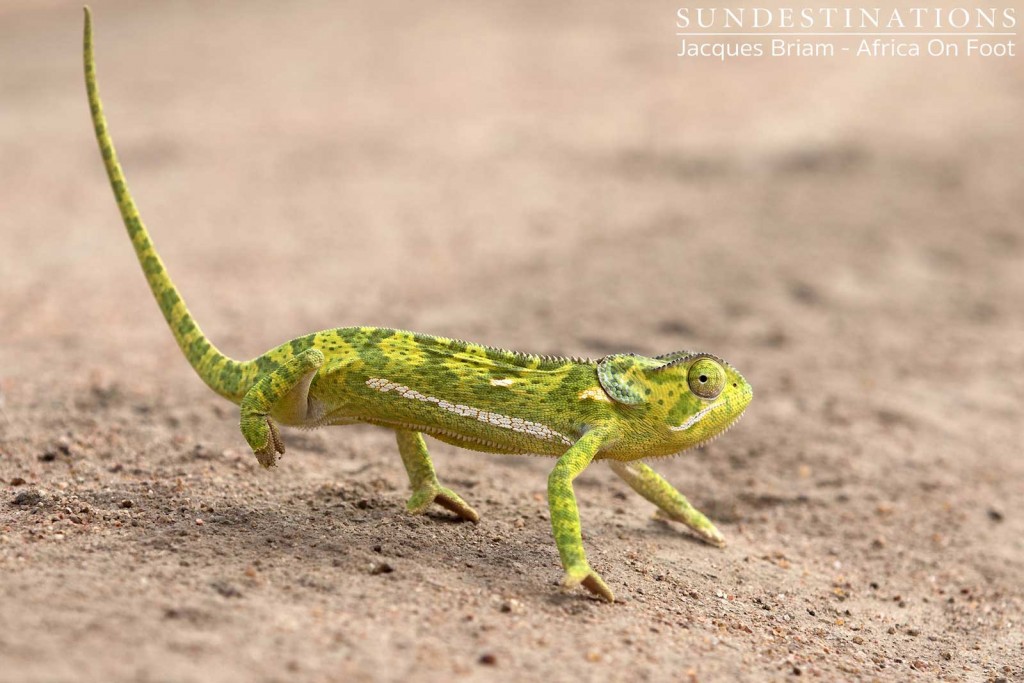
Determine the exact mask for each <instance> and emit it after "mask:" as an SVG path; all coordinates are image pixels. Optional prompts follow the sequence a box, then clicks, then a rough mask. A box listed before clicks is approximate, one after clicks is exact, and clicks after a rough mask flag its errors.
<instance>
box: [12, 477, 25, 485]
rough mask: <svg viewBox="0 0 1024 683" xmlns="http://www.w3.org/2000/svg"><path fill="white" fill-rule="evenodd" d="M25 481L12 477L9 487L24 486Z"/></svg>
mask: <svg viewBox="0 0 1024 683" xmlns="http://www.w3.org/2000/svg"><path fill="white" fill-rule="evenodd" d="M24 485H25V480H24V479H23V478H21V477H14V478H13V479H11V486H24Z"/></svg>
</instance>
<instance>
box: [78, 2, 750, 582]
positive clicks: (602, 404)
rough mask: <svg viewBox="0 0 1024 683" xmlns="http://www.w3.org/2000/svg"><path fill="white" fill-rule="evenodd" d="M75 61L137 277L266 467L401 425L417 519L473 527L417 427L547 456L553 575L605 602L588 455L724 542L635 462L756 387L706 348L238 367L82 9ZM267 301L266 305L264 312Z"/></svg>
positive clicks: (420, 355) (477, 446) (365, 336)
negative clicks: (136, 163)
mask: <svg viewBox="0 0 1024 683" xmlns="http://www.w3.org/2000/svg"><path fill="white" fill-rule="evenodd" d="M84 57H85V82H86V90H87V92H88V97H89V108H90V110H91V112H92V122H93V127H94V129H95V131H96V141H97V142H98V143H99V147H100V152H101V154H102V158H103V164H104V167H105V168H106V171H107V176H108V178H109V180H110V186H111V188H112V189H113V191H114V200H115V201H116V202H117V207H118V210H119V211H120V213H121V219H122V221H123V222H124V225H125V228H126V229H127V231H128V237H129V239H130V241H131V243H132V246H133V247H134V249H135V254H136V256H137V257H138V260H139V263H140V265H141V266H142V270H143V273H144V274H145V276H146V281H147V283H148V284H149V287H150V290H151V291H152V292H153V296H154V297H155V298H156V301H157V304H158V305H159V307H160V311H161V312H162V313H163V315H164V318H165V319H166V320H167V324H168V325H169V326H170V328H171V332H172V334H173V335H174V337H175V340H176V341H177V342H178V346H179V347H180V348H181V351H182V353H183V355H184V356H185V358H186V359H187V360H188V362H189V364H190V365H191V366H192V368H193V370H195V372H196V374H198V375H199V377H200V378H201V379H202V380H203V381H204V382H206V384H207V385H208V386H209V387H210V388H211V389H213V390H214V391H215V392H217V393H218V394H220V395H221V396H223V397H224V398H226V399H228V400H230V401H232V402H234V403H236V404H238V405H239V408H240V413H241V414H240V418H241V419H240V423H241V424H240V426H241V431H242V436H243V437H245V440H246V442H248V444H249V446H250V448H252V451H253V454H254V455H255V456H256V460H257V462H259V464H261V465H263V466H264V467H273V466H275V465H276V464H277V461H278V456H279V455H282V454H284V450H285V447H284V440H283V438H282V434H281V432H280V430H279V429H278V425H290V426H296V427H306V428H312V427H323V426H328V425H346V424H356V423H365V424H372V425H377V426H379V427H384V428H387V429H391V430H393V431H394V432H395V437H396V440H397V445H398V453H399V455H400V456H401V458H402V463H403V464H404V465H405V470H406V473H407V474H408V475H409V484H410V487H411V489H412V496H411V497H410V498H409V499H408V502H407V503H406V508H407V509H408V511H409V512H410V513H412V514H419V513H422V512H424V511H426V510H427V509H428V508H430V507H431V506H432V505H434V504H437V505H439V506H441V507H443V508H445V509H446V510H448V511H450V512H452V513H453V514H455V515H457V516H458V517H460V518H462V519H464V520H467V521H470V522H476V521H477V520H478V519H479V515H478V514H477V512H476V510H474V509H473V508H472V507H470V506H469V505H468V504H467V503H466V502H465V501H464V500H462V498H460V497H459V495H458V494H457V493H455V492H454V491H452V490H451V489H448V488H445V487H444V486H442V485H441V482H440V481H439V480H438V477H437V473H436V472H435V471H434V465H433V463H432V462H431V461H430V454H429V452H428V450H427V442H426V441H425V440H424V438H423V437H424V435H429V436H432V437H434V438H436V439H438V440H441V441H445V442H447V443H451V444H454V445H456V446H461V447H463V448H468V449H472V450H475V451H484V452H487V453H534V454H540V455H548V456H552V457H554V458H557V461H556V463H555V466H554V468H553V469H552V471H551V475H550V476H549V477H548V507H549V510H550V513H551V529H552V532H553V533H554V537H555V544H556V545H557V547H558V554H559V556H560V557H561V560H562V566H563V567H564V568H565V577H564V580H563V582H562V583H563V585H564V586H566V587H568V588H572V587H576V586H583V587H584V588H586V589H587V590H589V591H590V592H592V593H594V594H595V595H598V596H600V597H601V598H604V599H605V600H608V601H612V600H614V597H613V593H612V590H611V588H609V587H608V585H607V584H606V583H605V582H604V580H603V579H602V578H601V575H600V574H598V573H597V572H596V571H594V570H593V569H592V568H591V567H590V565H589V564H588V562H587V556H586V553H585V551H584V549H583V539H582V532H581V530H580V517H579V510H578V508H577V506H576V494H575V491H574V490H573V485H572V482H573V480H574V479H575V478H576V476H577V475H578V474H579V473H580V472H582V471H583V470H584V469H586V468H587V466H588V465H590V463H591V462H592V461H594V460H605V461H607V462H608V463H610V465H611V468H612V470H613V471H614V472H615V473H616V474H617V475H618V476H619V477H621V478H622V479H623V480H624V481H625V482H626V483H627V484H629V485H630V486H631V487H632V488H633V489H634V490H635V491H637V492H638V493H639V494H640V495H641V496H643V497H644V498H646V499H647V500H649V501H651V502H652V503H654V504H655V505H657V506H658V507H659V508H661V510H662V511H663V512H664V513H665V514H666V516H667V517H668V518H669V519H672V520H675V521H678V522H681V523H682V524H685V525H686V526H687V527H689V528H690V529H691V530H692V531H693V532H694V533H695V534H697V536H699V537H700V538H701V539H702V540H704V541H706V542H708V543H711V544H714V545H721V544H722V543H723V542H724V539H723V537H722V534H721V533H719V531H718V530H717V529H716V528H715V526H714V525H713V524H712V523H711V522H710V521H708V519H707V518H706V517H705V516H704V515H702V514H701V513H700V512H699V511H698V510H696V509H695V508H694V507H693V506H692V505H690V503H689V501H687V500H686V498H685V497H683V495H682V494H681V493H679V492H678V491H676V490H675V489H674V488H672V486H671V485H670V484H669V483H668V482H666V481H665V480H664V479H662V478H661V477H660V476H659V475H658V474H657V473H656V472H654V470H652V469H651V468H650V467H648V466H647V465H645V464H643V463H641V462H640V459H641V458H649V457H655V456H664V455H671V454H675V453H678V452H680V451H682V450H685V449H687V448H692V447H694V446H699V445H700V444H702V443H706V442H707V441H708V440H710V439H713V438H715V437H717V436H719V435H720V434H721V433H722V432H724V431H725V430H726V429H728V428H729V427H730V426H731V425H732V424H734V423H735V422H736V420H737V419H738V418H739V416H740V414H742V412H743V411H744V410H745V409H746V407H747V404H748V403H750V398H751V395H752V394H751V390H750V385H748V384H747V383H746V381H745V380H744V379H743V378H742V377H741V376H740V375H739V373H737V372H736V371H735V370H733V369H732V367H730V366H729V365H728V364H726V363H725V362H724V361H720V360H719V359H717V358H714V357H711V356H709V355H708V354H693V353H690V352H686V351H677V352H675V353H670V354H665V355H664V356H658V357H655V358H647V357H644V356H638V355H635V354H630V353H624V354H613V355H610V356H606V357H605V358H602V359H601V360H600V361H594V360H589V359H584V358H559V357H550V356H538V355H534V354H529V353H519V352H516V351H505V350H502V349H495V348H491V347H487V346H481V345H479V344H472V343H470V342H464V341H459V340H457V339H447V338H445V337H435V336H432V335H428V334H418V333H415V332H405V331H402V330H392V329H388V328H379V327H340V328H334V329H328V330H323V331H320V332H314V333H313V334H307V335H304V336H301V337H296V338H294V339H292V340H291V341H288V342H285V343H283V344H281V345H280V346H278V347H277V348H274V349H271V350H270V351H267V352H266V353H264V354H263V355H262V356H259V357H258V358H254V359H252V360H247V361H238V360H234V359H232V358H229V357H228V356H226V355H225V354H223V353H221V352H220V351H219V350H217V348H216V347H215V346H214V345H213V344H212V343H211V342H210V340H209V339H208V338H207V337H206V335H205V334H203V331H202V330H201V329H199V325H198V324H197V323H196V321H195V320H194V319H193V318H192V314H191V313H189V310H188V308H186V306H185V302H184V300H183V299H182V297H181V294H180V293H179V292H178V290H177V288H176V287H175V286H174V283H173V282H172V281H171V276H170V274H169V273H168V272H167V270H166V269H165V268H164V264H163V262H162V261H161V260H160V256H159V255H158V254H157V252H156V247H154V246H153V242H152V240H151V239H150V236H149V232H148V231H147V230H146V226H145V225H144V224H143V222H142V218H141V217H140V215H139V211H138V209H137V208H136V206H135V202H134V200H133V199H132V195H131V192H130V191H129V189H128V183H127V181H126V180H125V176H124V172H123V171H122V170H121V165H120V163H119V162H118V159H117V153H116V152H115V151H114V143H113V141H112V140H111V138H110V133H109V132H108V130H107V121H106V118H105V117H104V115H103V107H102V105H101V104H100V96H99V90H98V87H97V85H96V70H95V66H94V63H93V53H92V24H91V17H90V14H89V10H88V8H86V10H85V39H84ZM254 277H258V274H256V275H254ZM273 305H274V304H273V303H271V302H268V301H261V302H260V307H261V308H262V309H266V308H267V307H272V306H273ZM277 305H280V306H286V305H287V302H279V304H277ZM542 564H543V563H542ZM538 582H540V579H538Z"/></svg>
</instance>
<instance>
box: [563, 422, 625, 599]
mask: <svg viewBox="0 0 1024 683" xmlns="http://www.w3.org/2000/svg"><path fill="white" fill-rule="evenodd" d="M604 440H605V436H604V434H603V433H601V432H600V431H598V430H591V431H589V432H587V433H586V434H584V435H583V437H582V438H581V439H580V440H579V441H577V442H576V443H575V444H574V445H573V446H572V448H570V449H569V450H567V451H566V452H565V453H564V454H562V456H561V457H560V458H559V459H558V463H557V464H556V465H555V469H553V470H551V474H550V476H548V507H549V508H550V510H551V530H552V532H554V535H555V545H557V546H558V554H559V556H560V557H561V558H562V566H563V567H564V568H565V578H564V579H563V580H562V585H563V586H565V587H566V588H575V587H576V586H579V585H581V584H582V585H583V587H584V588H586V589H587V590H588V591H590V592H591V593H595V594H596V595H599V596H601V597H602V598H604V599H605V600H607V601H608V602H614V601H615V596H614V595H613V594H612V591H611V589H610V588H608V584H606V583H605V582H604V580H603V579H602V578H601V576H600V575H599V574H598V573H597V572H595V571H594V570H593V569H591V568H590V564H589V563H588V562H587V555H586V552H585V551H584V550H583V534H582V531H581V529H580V511H579V508H577V507H576V493H575V492H574V491H573V488H572V482H573V479H575V478H576V476H577V475H578V474H579V473H580V472H582V471H583V470H585V469H586V467H587V465H589V464H590V461H591V460H593V459H594V456H595V455H597V452H598V450H599V449H600V447H601V444H602V443H603V442H604Z"/></svg>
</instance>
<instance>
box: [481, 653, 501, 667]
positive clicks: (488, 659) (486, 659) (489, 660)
mask: <svg viewBox="0 0 1024 683" xmlns="http://www.w3.org/2000/svg"><path fill="white" fill-rule="evenodd" d="M478 661H479V662H480V663H481V664H483V665H484V666H497V665H498V658H497V657H496V656H495V655H494V653H492V652H485V653H483V654H482V655H480V659H479V660H478Z"/></svg>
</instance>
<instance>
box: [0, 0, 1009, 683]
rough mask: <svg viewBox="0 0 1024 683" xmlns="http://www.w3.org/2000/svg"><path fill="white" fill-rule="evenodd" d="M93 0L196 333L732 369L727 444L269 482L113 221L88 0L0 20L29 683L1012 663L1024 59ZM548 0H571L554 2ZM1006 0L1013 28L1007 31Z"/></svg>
mask: <svg viewBox="0 0 1024 683" xmlns="http://www.w3.org/2000/svg"><path fill="white" fill-rule="evenodd" d="M509 4H512V3H500V4H499V3H479V4H477V3H473V4H470V3H417V4H412V3H365V4H361V5H359V6H358V7H356V6H354V5H356V3H328V2H321V3H303V4H298V3H295V4H289V3H272V2H246V3H242V2H222V3H216V6H215V7H210V6H208V5H213V3H200V2H167V3H159V4H157V3H125V2H95V5H94V9H95V12H96V21H97V53H98V54H97V57H98V62H99V73H100V80H101V86H102V88H103V94H104V97H105V100H106V103H107V112H108V116H109V117H110V120H111V125H112V127H113V132H114V137H115V139H116V141H117V142H118V144H119V148H120V150H121V153H122V158H123V160H124V162H125V164H126V168H127V171H128V175H129V179H130V180H131V181H132V183H133V188H134V190H135V194H136V197H137V199H138V200H139V202H140V205H141V208H142V210H143V214H144V216H145V217H146V219H147V222H148V223H149V226H150V229H151V230H152V232H153V234H154V238H155V240H156V242H157V244H158V246H159V247H160V248H161V250H162V253H163V256H164V258H165V260H166V261H167V263H168V265H169V267H170V269H171V272H172V274H173V275H174V276H175V278H176V280H177V282H178V284H179V286H180V287H181V288H182V290H183V292H184V294H185V295H186V297H187V298H188V300H189V303H190V305H191V308H192V310H193V312H194V313H195V314H196V315H197V317H198V319H199V320H200V322H201V323H202V324H203V326H204V328H205V330H206V332H207V333H208V334H209V335H210V336H211V337H212V338H213V340H214V341H215V342H216V343H217V344H218V345H219V346H220V347H221V348H223V349H225V350H226V351H227V352H229V353H231V354H233V355H235V356H238V357H251V356H253V355H256V354H258V353H261V352H262V351H264V350H266V349H267V348H270V347H271V346H274V345H276V344H278V343H280V342H281V341H284V340H286V339H289V338H291V337H293V336H298V335H299V334H303V333H306V332H309V331H312V330H317V329H322V328H325V327H335V326H340V325H350V324H377V325H387V326H394V327H403V328H409V329H416V330H420V331H424V332H432V333H436V334H443V335H447V336H454V337H461V338H468V339H472V340H474V341H480V342H484V343H488V344H492V345H497V346H503V347H511V348H516V349H521V350H527V351H535V352H541V353H567V354H573V355H577V354H578V355H589V356H595V357H597V356H601V355H603V354H605V353H608V352H612V351H625V350H631V351H636V352H641V353H659V352H667V351H671V350H675V349H678V348H699V349H703V350H708V351H713V352H715V353H717V354H719V355H722V356H724V357H725V358H727V359H729V361H730V362H732V363H733V364H734V365H735V366H737V367H738V368H739V369H740V370H741V372H743V373H744V374H745V375H746V377H747V378H748V379H749V380H750V381H751V383H752V384H753V386H754V388H755V400H754V402H753V404H752V405H751V408H750V409H749V410H748V413H747V416H746V417H745V419H744V420H743V421H742V422H741V423H740V425H739V426H738V427H737V428H735V429H734V430H732V432H730V433H729V434H728V435H727V436H726V437H725V438H723V439H721V440H719V441H717V442H715V443H714V444H712V445H711V446H709V447H707V448H705V449H702V450H699V451H695V452H692V453H688V454H686V455H684V456H682V457H678V458H675V459H671V460H668V461H664V462H661V463H658V464H657V466H658V467H659V468H660V470H661V471H662V472H663V473H664V474H665V475H666V476H668V477H669V478H670V479H671V480H672V481H673V482H674V483H676V484H677V485H678V486H679V487H680V488H681V489H682V490H683V491H684V492H685V493H687V494H688V495H689V496H690V498H691V500H693V501H694V503H695V504H696V505H698V507H701V508H702V509H703V510H705V511H706V512H707V513H708V514H709V515H710V516H711V517H712V518H713V519H715V520H716V522H718V524H719V527H720V528H721V529H722V531H723V532H724V533H726V535H727V536H728V538H729V541H730V543H729V546H728V547H727V548H725V549H724V550H719V549H715V548H711V547H708V546H706V545H702V544H700V543H698V542H696V541H694V540H692V539H691V538H690V537H688V536H687V535H686V534H685V533H684V532H683V531H681V530H680V529H679V528H677V527H671V526H668V525H666V524H664V523H661V522H657V521H654V520H652V519H651V513H652V508H651V506H650V505H649V504H647V503H646V502H644V501H643V500H641V499H639V498H638V497H637V496H635V495H633V494H631V493H630V492H628V490H627V489H626V487H625V486H624V485H623V484H622V483H621V482H620V481H619V480H617V479H616V478H615V477H614V476H613V475H612V473H611V472H610V471H609V470H608V469H607V468H606V467H604V466H600V465H596V466H594V467H592V468H590V470H588V471H587V472H586V473H585V474H584V475H583V476H582V477H581V478H580V480H579V483H578V486H577V491H578V495H579V498H580V500H581V509H582V515H583V522H584V529H585V539H586V544H587V547H588V549H589V553H590V556H591V561H592V563H593V564H594V565H595V567H596V568H597V569H598V570H599V571H601V572H602V573H603V575H604V576H605V578H606V579H607V580H608V581H609V583H610V585H611V586H612V588H613V589H614V590H615V591H616V593H617V595H618V596H619V598H620V601H619V602H617V603H616V604H614V605H610V606H609V605H606V604H603V603H601V602H598V601H596V600H594V599H592V598H590V597H588V596H587V595H585V594H584V593H582V592H577V593H571V594H565V593H563V592H561V591H560V590H559V588H558V586H557V581H558V579H559V578H560V570H559V566H558V558H557V554H556V552H555V547H554V543H553V541H552V539H551V537H550V530H549V526H548V521H547V509H546V505H545V502H544V489H545V484H546V476H547V472H548V470H549V468H550V466H551V461H550V460H547V459H542V458H522V457H502V456H486V455H482V454H478V453H472V452H468V451H459V450H458V449H455V448H450V447H448V446H445V445H443V444H439V443H433V444H432V449H433V452H434V453H435V454H436V455H435V460H436V462H437V465H438V469H439V471H440V473H441V476H442V478H443V479H444V480H445V481H446V482H447V483H449V484H450V485H451V486H452V487H453V488H455V489H457V490H459V491H461V492H462V493H463V494H464V495H465V496H466V497H467V498H468V499H469V500H470V502H471V503H472V504H473V505H475V506H476V507H477V509H478V510H479V511H480V512H481V513H482V515H483V521H482V523H481V524H480V525H479V526H473V525H469V524H461V523H456V522H454V521H453V520H452V519H451V518H449V517H448V516H446V515H445V514H442V513H437V514H430V515H428V516H426V517H422V518H414V517H410V516H408V515H406V514H405V513H404V511H403V502H404V499H405V496H406V482H405V479H404V473H403V472H402V470H401V464H400V461H399V459H398V456H397V453H396V450H395V447H394V444H393V440H392V438H391V436H390V435H389V434H388V433H387V432H385V431H383V430H379V429H373V428H363V427H354V428H353V427H350V428H337V429H332V430H326V431H320V432H308V433H301V432H294V431H289V432H287V433H286V435H285V436H286V439H287V443H288V446H289V452H288V455H287V457H286V459H285V460H284V461H283V464H282V466H281V467H280V468H278V469H277V470H275V471H269V472H268V471H262V470H260V469H259V468H258V467H257V465H256V463H255V460H254V459H253V457H252V456H251V454H250V453H249V452H247V449H246V447H245V443H244V441H243V440H242V438H241V436H240V434H239V433H238V431H237V426H236V425H237V413H236V409H235V408H234V407H233V406H231V405H230V404H228V403H226V402H222V401H221V400H220V399H217V397H215V396H213V395H212V394H211V393H210V392H209V391H208V390H207V389H206V388H205V387H204V386H203V385H202V383H201V382H200V381H199V380H198V379H197V378H196V377H195V376H194V375H193V374H192V372H191V370H190V369H189V368H188V366H187V364H186V363H185V362H184V360H183V359H182V358H181V357H180V354H179V352H178V350H177V348H176V347H175V345H174V342H173V340H172V338H171V335H170V334H169V333H168V331H167V329H166V327H165V326H164V323H163V321H162V319H161V317H160V314H159V312H158V310H157V308H156V306H155V305H154V304H153V302H152V300H151V298H150V295H149V293H148V291H147V290H146V289H145V286H144V282H143V279H142V277H141V276H140V273H139V272H138V266H137V265H136V263H135V262H134V258H133V256H132V254H131V252H130V249H129V247H128V242H127V240H126V239H125V235H124V232H123V229H122V228H121V226H120V223H119V220H118V217H117V215H116V212H115V208H114V204H113V202H112V200H111V196H110V192H109V190H108V188H107V186H106V184H105V180H104V177H103V175H102V169H101V166H100V163H99V159H98V157H97V153H96V148H95V144H94V142H93V140H92V138H91V129H90V125H89V123H88V121H87V109H86V105H85V101H84V91H83V86H82V82H81V67H80V52H79V50H80V30H81V15H80V11H79V9H78V6H77V4H76V3H66V2H46V3H29V2H10V3H5V5H3V6H2V7H0V206H2V210H0V278H2V287H0V354H2V355H0V392H2V393H0V400H2V404H0V407H2V410H0V680H3V681H71V680H91V681H297V680H303V681H305V680H309V681H371V680H381V681H392V680H413V679H415V680H418V681H436V680H459V681H462V680H465V681H484V680H487V681H490V680H513V679H517V678H520V679H522V678H529V679H530V680H546V681H569V680H627V679H628V680H631V681H647V680H651V681H655V680H672V681H686V682H690V681H711V680H739V681H761V680H788V679H792V678H795V677H797V676H803V677H805V678H815V679H819V680H898V681H904V680H966V681H996V680H1007V681H1010V680H1024V668H1022V662H1024V629H1022V625H1024V540H1022V539H1024V457H1022V453H1021V449H1022V447H1021V443H1022V442H1024V428H1022V419H1021V418H1022V414H1021V405H1022V399H1024V373H1022V368H1024V343H1022V342H1024V307H1022V305H1021V302H1022V301H1024V267H1022V266H1024V228H1022V225H1024V192H1022V191H1021V188H1022V187H1024V164H1022V163H1021V159H1022V153H1024V129H1022V127H1021V125H1020V122H1021V121H1022V120H1024V69H1022V68H1021V61H1020V59H1021V58H1017V59H1016V60H1004V61H983V60H966V59H961V60H955V61H954V60H949V61H940V60H894V59H886V60H878V61H870V60H854V59H848V58H847V59H843V58H840V59H834V60H822V59H818V60H803V61H801V60H788V61H787V60H769V59H762V60H756V61H748V62H744V63H732V64H729V63H727V64H724V65H723V64H720V63H717V62H713V61H704V62H692V61H685V60H679V59H677V58H676V57H675V56H674V54H675V52H676V51H677V46H676V43H675V37H674V35H673V34H674V31H675V27H674V25H673V16H674V11H675V6H673V5H670V4H667V3H664V2H657V3H655V2H652V3H645V4H644V7H643V9H642V10H641V9H639V8H636V7H632V6H630V7H629V8H628V9H627V8H626V6H625V4H623V3H614V2H607V3H605V2H588V3H579V4H575V5H568V4H565V5H562V4H559V5H558V7H559V9H555V8H553V7H552V6H550V5H549V4H548V3H540V2H537V3H530V4H528V5H523V4H519V3H516V6H517V7H518V9H513V8H510V7H507V6H506V5H509ZM552 4H553V3H552ZM1018 13H1019V14H1024V12H1020V10H1018Z"/></svg>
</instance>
